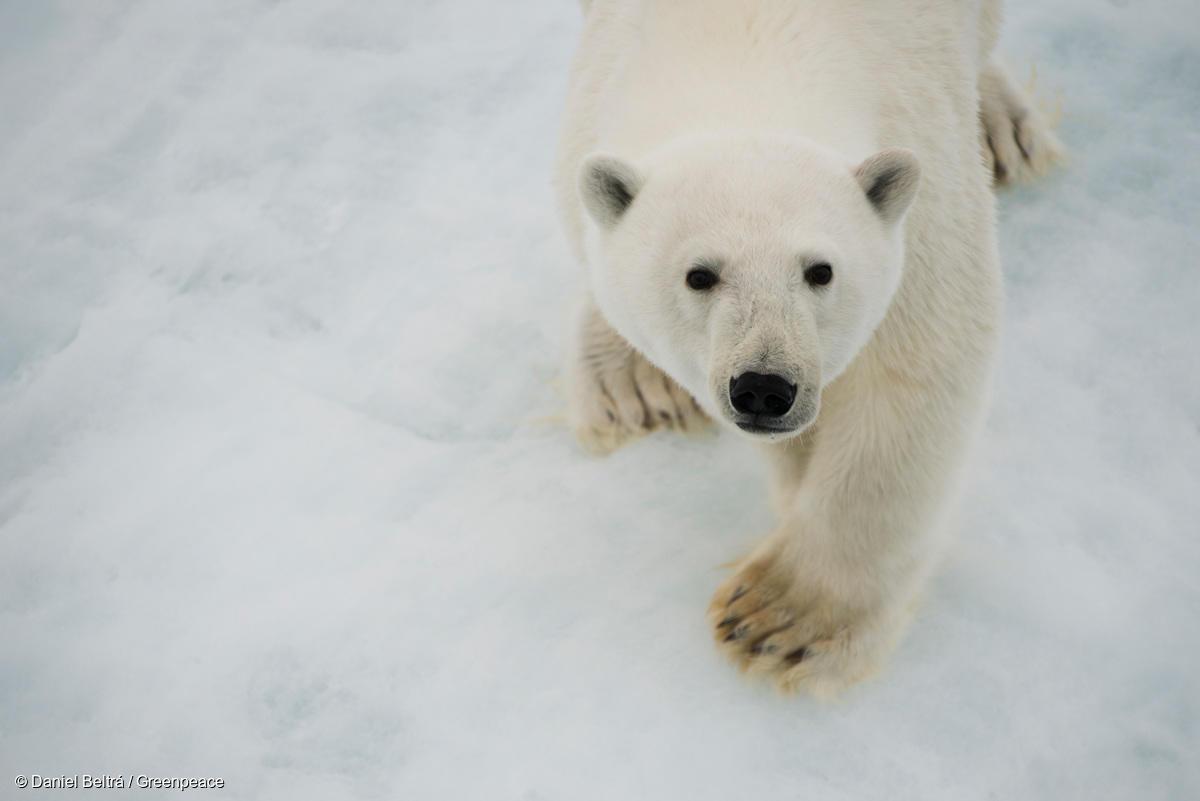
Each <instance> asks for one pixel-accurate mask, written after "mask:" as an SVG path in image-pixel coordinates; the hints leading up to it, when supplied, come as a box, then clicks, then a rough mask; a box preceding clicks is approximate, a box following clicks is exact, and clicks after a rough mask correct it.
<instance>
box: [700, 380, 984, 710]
mask: <svg viewBox="0 0 1200 801" xmlns="http://www.w3.org/2000/svg"><path fill="white" fill-rule="evenodd" d="M960 374H962V373H961V371H960ZM880 375H882V376H884V377H883V379H882V380H876V381H871V382H867V381H861V380H855V379H854V378H850V379H849V380H847V381H843V379H847V376H843V378H842V379H839V381H838V382H835V385H831V386H830V387H827V388H826V392H825V394H826V395H828V396H829V397H828V399H827V400H828V402H826V400H825V399H823V401H822V407H823V408H822V412H821V416H820V417H819V418H818V420H817V430H816V431H815V432H814V439H813V444H812V449H811V452H810V454H809V455H808V456H807V459H808V462H807V467H806V469H805V470H804V475H803V478H801V479H800V480H799V481H794V482H793V487H792V490H791V493H790V495H788V496H786V497H784V498H783V501H784V503H783V504H782V507H783V513H782V517H781V521H780V524H779V526H778V528H777V529H776V530H775V532H774V533H773V534H772V535H771V536H770V537H768V538H767V540H766V541H765V542H764V543H763V544H762V545H760V546H759V547H758V548H757V549H756V550H755V551H754V552H753V553H751V554H750V555H749V556H748V557H747V558H746V559H744V560H743V561H742V562H741V563H740V564H739V565H738V568H737V570H736V571H735V573H734V575H733V576H732V577H731V578H730V579H729V580H728V581H726V582H725V583H724V584H723V585H722V586H721V587H720V588H718V590H717V592H716V593H715V595H714V596H713V600H712V604H711V605H710V607H709V611H708V616H709V622H710V625H711V626H712V627H713V633H714V636H715V638H716V640H717V642H718V645H719V647H720V648H721V649H722V650H724V651H725V652H726V653H727V654H728V655H729V656H730V657H731V658H733V660H734V661H735V662H737V663H738V664H739V665H740V666H741V667H742V668H743V669H744V670H746V671H748V672H750V673H752V674H759V675H764V676H766V677H768V678H769V679H770V680H771V681H772V682H774V683H775V684H776V686H778V687H779V688H780V689H782V690H785V691H792V690H805V691H808V692H811V693H813V694H815V695H818V696H830V695H833V694H836V693H837V692H838V691H839V690H841V689H842V688H844V687H846V686H848V685H850V684H853V683H855V682H857V681H859V680H861V679H863V678H865V677H866V676H868V675H870V674H871V673H872V672H874V671H875V669H876V668H878V667H879V666H880V665H881V664H882V662H883V661H884V659H885V657H886V656H887V655H888V653H889V652H890V651H891V649H892V648H893V646H894V645H895V643H896V642H897V640H898V639H899V636H900V635H901V633H902V632H903V631H904V628H905V626H906V624H907V620H908V617H909V615H910V610H911V609H912V607H913V605H914V601H915V599H916V597H917V594H918V592H919V590H920V588H921V586H922V585H923V584H924V581H925V579H926V577H927V576H928V574H929V572H930V570H931V569H932V567H933V565H934V564H935V563H936V560H937V557H938V555H939V553H940V551H941V545H942V536H941V535H942V533H943V532H944V531H945V528H946V527H945V526H944V525H942V524H941V523H942V520H943V518H944V516H945V507H946V506H947V500H948V497H949V496H950V494H951V489H952V488H953V487H954V485H955V477H956V475H958V473H959V465H960V463H961V457H962V456H963V454H964V453H965V450H966V448H965V445H966V443H967V441H968V440H969V437H970V430H971V429H972V426H973V421H975V420H978V418H979V414H978V412H979V409H980V408H981V406H982V397H983V391H982V386H983V382H982V381H978V382H971V381H969V380H966V381H964V382H963V383H962V384H959V385H957V386H951V385H949V384H942V385H940V386H939V385H938V383H937V382H938V379H936V378H933V379H928V380H924V381H923V380H920V379H917V378H916V377H914V376H911V375H902V374H900V372H899V371H895V370H892V371H888V372H884V371H882V370H880ZM768 451H769V453H770V455H771V457H772V459H774V460H775V461H776V469H777V471H779V472H780V473H781V474H782V475H785V476H786V475H787V473H786V471H787V470H788V467H789V464H788V462H789V460H790V459H794V458H796V457H795V455H794V451H793V449H790V448H788V447H787V446H771V447H770V448H769V449H768ZM786 480H787V479H785V482H786Z"/></svg>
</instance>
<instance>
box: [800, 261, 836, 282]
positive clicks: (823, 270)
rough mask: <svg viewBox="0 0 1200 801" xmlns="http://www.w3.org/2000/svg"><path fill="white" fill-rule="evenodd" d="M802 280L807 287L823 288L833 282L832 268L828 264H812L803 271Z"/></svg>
mask: <svg viewBox="0 0 1200 801" xmlns="http://www.w3.org/2000/svg"><path fill="white" fill-rule="evenodd" d="M804 280H805V281H807V282H808V285H809V286H825V285H826V284H828V283H829V282H830V281H832V280H833V268H832V267H830V266H829V265H828V264H814V265H813V266H812V267H809V268H808V269H807V270H805V271H804Z"/></svg>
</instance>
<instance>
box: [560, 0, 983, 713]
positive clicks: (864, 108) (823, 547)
mask: <svg viewBox="0 0 1200 801" xmlns="http://www.w3.org/2000/svg"><path fill="white" fill-rule="evenodd" d="M585 7H586V8H587V19H586V24H585V30H584V33H583V38H582V42H581V45H580V48H579V52H578V55H577V58H576V61H575V64H574V68H573V73H572V79H571V89H570V94H569V98H568V104H567V113H566V123H565V128H564V133H563V143H562V151H561V160H560V164H559V175H558V184H559V193H560V201H561V205H562V210H563V214H564V220H565V224H566V228H567V231H568V235H569V237H570V239H571V241H572V243H573V244H574V246H575V248H576V252H577V253H578V255H579V258H580V259H581V260H583V261H584V262H585V263H586V264H587V266H588V272H589V278H590V286H591V298H590V299H589V301H588V302H587V303H586V304H585V307H584V310H583V315H582V323H581V326H580V340H579V343H578V345H577V348H576V350H575V352H574V353H575V355H574V356H573V359H572V364H571V367H570V370H569V374H570V377H571V385H572V411H571V414H572V422H573V424H574V425H575V428H576V431H577V432H578V433H579V435H580V437H581V439H583V440H584V441H585V443H587V444H589V445H592V446H593V447H596V448H597V449H600V450H605V449H608V448H611V447H615V446H616V445H618V444H620V442H622V441H624V440H625V439H626V438H628V437H629V436H633V435H635V434H636V433H637V430H638V429H639V427H640V428H642V429H649V428H653V427H654V426H655V423H656V420H657V418H658V417H660V416H661V417H664V419H665V416H666V415H667V411H664V406H665V407H669V409H670V410H671V413H672V414H673V413H676V412H680V410H681V408H682V407H683V406H684V405H685V403H684V402H683V401H681V400H680V395H681V394H682V393H680V392H679V391H678V389H679V386H680V385H681V386H682V387H683V388H685V389H686V390H687V391H688V392H690V393H691V394H692V395H693V396H694V397H695V399H696V402H697V403H698V404H699V406H700V407H702V408H703V410H704V411H705V412H707V415H708V416H710V417H712V418H714V419H715V420H717V421H719V422H721V423H722V424H724V425H726V426H728V427H729V428H730V429H731V430H734V431H737V432H738V433H739V435H740V436H745V437H748V438H750V439H753V440H755V441H756V442H758V443H759V444H760V445H762V447H763V448H764V450H765V452H766V454H767V456H768V458H769V459H770V462H771V464H772V465H773V466H774V471H773V473H774V490H775V492H774V496H775V498H776V501H777V506H778V511H779V522H778V525H777V527H776V529H775V531H773V532H772V533H771V534H770V535H769V536H768V537H767V539H766V540H765V541H764V542H763V544H762V545H761V546H760V547H759V548H758V549H757V550H756V551H755V552H754V553H753V554H751V555H750V556H749V557H747V558H746V560H745V561H744V562H743V563H742V564H741V565H740V567H739V570H738V571H737V573H736V574H735V575H734V576H733V577H732V578H731V579H730V580H729V581H728V582H727V583H726V584H725V585H724V586H723V587H722V588H721V589H719V590H718V592H717V595H716V596H715V598H714V602H713V606H712V609H711V610H710V614H711V616H712V623H713V625H714V628H715V632H716V635H717V637H718V639H719V640H720V641H721V644H722V647H723V648H725V649H727V650H728V651H729V652H730V653H731V654H732V655H734V656H735V657H736V658H737V659H738V661H739V662H741V663H742V664H743V665H744V666H745V667H747V668H749V669H750V670H752V671H755V672H760V673H764V674H766V675H769V676H771V677H772V678H773V679H774V680H775V681H776V682H777V683H778V684H779V685H780V686H781V687H784V688H789V689H791V688H797V687H804V688H807V689H810V690H812V691H814V692H817V693H829V692H833V691H835V690H837V689H839V688H840V687H843V686H845V685H846V684H848V683H850V682H853V681H855V680H857V679H859V678H862V677H863V676H865V675H867V674H868V673H869V672H871V670H872V669H874V668H875V667H876V666H877V665H878V664H879V663H880V661H881V659H882V657H883V656H884V655H885V654H886V653H887V652H888V650H889V649H890V648H891V647H892V645H893V644H894V643H895V641H896V639H897V637H898V635H899V633H900V632H901V631H902V628H903V625H904V622H905V620H906V618H907V614H908V610H909V609H910V607H911V605H912V602H913V600H914V598H915V596H916V594H917V592H918V590H919V588H920V586H921V584H922V582H923V581H924V579H925V577H926V575H927V574H928V572H929V570H930V569H931V567H932V565H933V563H934V561H935V560H936V557H937V555H938V552H939V550H940V546H941V541H942V537H941V531H942V529H943V528H944V526H943V525H942V523H943V520H944V517H945V513H946V510H947V507H948V502H949V500H950V498H951V495H952V486H953V484H954V478H955V476H956V474H957V472H958V471H959V469H960V466H961V464H962V462H963V458H964V455H965V452H966V450H967V446H968V443H969V440H970V438H971V435H972V433H973V432H974V430H975V429H976V427H977V425H978V422H979V420H980V417H981V412H982V410H983V406H984V400H985V396H986V385H987V380H988V374H989V369H990V364H991V361H992V355H993V352H994V350H995V346H996V331H997V324H998V320H999V312H1000V303H1001V291H1000V276H999V269H998V264H997V256H996V246H995V238H994V213H993V200H992V195H991V191H990V175H989V173H988V169H987V167H986V165H985V162H984V159H983V158H982V157H981V153H980V148H979V142H980V136H981V134H980V127H979V117H978V110H979V93H978V90H977V83H978V79H979V74H980V71H981V70H982V69H984V65H988V64H989V53H988V52H987V51H988V50H989V49H990V47H991V44H992V42H994V40H995V34H996V32H995V25H996V24H997V21H998V18H999V13H998V9H997V8H996V7H995V5H994V4H992V3H988V4H986V5H981V4H979V3H970V2H965V1H964V2H950V1H949V0H943V1H940V2H939V1H937V0H811V1H808V2H806V1H805V0H686V2H685V1H684V0H593V2H592V3H590V4H587V5H586V6H585ZM889 148H890V149H891V150H888V149H889ZM913 157H915V162H916V164H919V168H918V167H916V164H914V163H913ZM873 159H874V160H873ZM881 167H884V168H887V169H888V170H891V172H892V173H893V174H894V175H900V176H901V177H902V178H903V180H900V181H898V182H897V183H896V185H895V186H892V187H891V192H890V194H888V195H887V196H886V201H887V202H885V203H881V204H879V206H876V205H873V204H872V203H871V202H870V201H869V200H868V198H867V192H866V189H867V188H869V186H870V181H871V180H872V176H873V175H877V174H879V170H880V168H881ZM897 171H898V172H897ZM918 173H919V176H920V177H919V181H918V180H917V174H918ZM613 176H615V177H616V179H618V180H619V183H621V184H622V186H624V188H626V189H628V190H629V193H630V195H631V196H632V197H633V201H632V204H631V205H629V206H628V208H623V207H622V206H621V205H620V204H619V203H617V204H615V205H614V203H613V197H614V196H613V195H609V194H605V192H604V189H605V187H606V186H608V185H607V184H606V183H605V179H606V178H612V177H613ZM918 184H919V187H918ZM914 187H917V188H916V191H915V199H914V192H913V191H912V190H913V189H914ZM619 195H620V193H619V192H618V193H617V196H619ZM815 262H827V263H829V264H831V265H832V266H833V268H834V280H833V282H832V283H831V284H830V285H829V286H828V287H824V288H821V289H816V288H814V287H811V286H809V285H808V284H807V283H806V282H805V280H804V269H805V267H806V266H808V265H810V264H812V263H815ZM697 263H705V264H710V265H712V266H713V268H714V269H715V270H716V271H717V272H718V273H719V275H720V283H719V284H718V285H717V286H716V287H714V288H713V289H711V290H708V291H706V292H696V291H695V290H692V289H689V288H688V287H687V285H686V283H685V275H686V273H687V272H688V270H689V269H690V268H691V267H692V266H694V265H696V264H697ZM609 326H611V328H610V327H609ZM612 329H615V331H613V330H612ZM618 332H619V334H618ZM626 341H627V342H628V343H632V346H633V347H632V348H629V347H628V346H627V345H624V344H623V343H624V342H626ZM647 359H648V362H646V360H647ZM635 361H636V362H637V364H636V365H635V364H634V362H635ZM651 363H652V365H653V366H651ZM631 365H634V366H631ZM655 366H656V367H657V368H659V369H661V370H662V371H663V372H664V373H665V374H666V376H670V378H666V377H664V376H662V375H661V374H660V373H658V371H657V370H655V369H654V367H655ZM746 370H754V371H757V372H772V373H776V374H779V375H782V376H785V377H786V378H787V379H788V380H789V381H792V382H793V383H795V384H796V385H797V387H798V393H799V394H798V398H797V402H796V405H795V406H794V407H793V409H792V411H790V412H789V413H788V416H787V418H786V421H785V422H786V423H787V425H788V427H789V428H790V429H791V430H790V431H787V432H783V433H777V434H771V435H768V436H763V435H761V434H745V433H743V432H741V431H740V429H738V428H737V427H736V426H735V425H733V420H734V418H735V417H736V413H735V412H734V410H733V409H732V407H731V406H730V403H729V398H728V394H729V381H730V379H731V378H732V377H734V376H736V375H738V374H740V373H741V372H744V371H746ZM621 371H624V372H623V373H621ZM617 373H621V374H622V375H626V377H627V378H628V379H629V381H628V382H627V384H626V388H625V390H624V391H620V390H618V391H616V392H614V387H613V381H614V379H613V376H615V375H617ZM638 376H640V379H639V378H638ZM639 380H640V382H641V383H640V384H639ZM660 385H661V386H660ZM663 387H665V389H666V391H665V392H663V391H661V390H662V388H663ZM651 394H653V395H655V397H656V398H658V400H653V401H652V400H648V399H647V397H646V396H647V395H651ZM663 397H666V398H667V399H668V400H667V401H662V400H661V398H663ZM622 399H623V400H624V402H625V405H626V406H627V407H628V408H627V409H626V410H625V411H624V412H622V411H621V409H620V408H619V407H620V405H621V400H622ZM630 409H632V411H630ZM818 410H819V413H818ZM687 411H688V414H689V415H692V416H691V417H690V418H689V419H692V420H693V422H694V421H696V420H702V419H703V415H694V414H693V413H692V411H691V410H687ZM614 412H615V413H614ZM814 418H815V419H814ZM681 422H682V421H681ZM681 427H686V426H681ZM752 646H757V648H755V649H754V650H751V647H752ZM789 657H790V658H789Z"/></svg>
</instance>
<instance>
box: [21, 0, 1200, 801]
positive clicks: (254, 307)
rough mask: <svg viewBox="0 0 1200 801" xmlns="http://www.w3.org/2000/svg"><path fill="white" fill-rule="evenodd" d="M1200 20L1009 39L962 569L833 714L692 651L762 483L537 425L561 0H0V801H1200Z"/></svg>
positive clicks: (747, 455) (560, 320)
mask: <svg viewBox="0 0 1200 801" xmlns="http://www.w3.org/2000/svg"><path fill="white" fill-rule="evenodd" d="M1195 12H1196V9H1195V7H1194V4H1193V3H1192V2H1190V0H1188V1H1187V2H1185V1H1184V0H1174V1H1172V0H1158V1H1156V2H1153V3H1127V2H1116V1H1115V0H1114V1H1113V2H1096V1H1095V0H1058V1H1056V2H1034V0H1025V2H1020V3H1013V4H1012V6H1011V7H1010V10H1009V21H1008V24H1007V28H1006V33H1005V36H1004V39H1003V41H1002V44H1001V49H1002V51H1003V52H1004V53H1005V54H1006V57H1007V60H1008V62H1009V64H1010V65H1011V66H1012V67H1013V69H1014V71H1015V72H1017V73H1019V74H1022V75H1024V74H1027V73H1028V71H1029V69H1030V67H1031V66H1033V65H1036V67H1037V70H1038V75H1039V83H1038V86H1039V92H1040V93H1041V95H1042V96H1043V97H1045V98H1047V99H1048V100H1049V101H1051V102H1052V103H1054V104H1057V103H1060V102H1061V106H1062V112H1063V119H1062V124H1061V129H1060V130H1061V134H1062V137H1063V139H1064V141H1065V142H1066V143H1067V145H1068V147H1070V148H1071V150H1072V162H1071V163H1070V164H1069V165H1068V166H1067V167H1066V168H1065V169H1063V170H1060V171H1059V172H1057V173H1055V175H1054V176H1052V177H1051V178H1050V179H1048V180H1046V181H1045V182H1043V183H1041V184H1040V185H1036V186H1033V187H1030V188H1026V189H1021V190H1018V191H1015V192H1010V193H1006V194H1004V195H1003V196H1002V198H1001V201H1000V225H1001V247H1002V253H1003V258H1004V264H1005V270H1006V274H1007V281H1008V303H1007V311H1006V318H1007V320H1006V322H1007V325H1006V330H1005V333H1004V343H1005V344H1004V356H1003V361H1002V365H1001V368H1000V370H999V373H998V375H997V380H996V385H995V403H994V410H993V412H992V415H991V418H990V422H989V425H988V434H987V437H986V442H985V443H984V445H983V447H982V449H981V453H980V456H979V459H978V463H979V466H978V468H977V469H976V471H975V473H974V474H973V475H972V477H971V479H970V481H969V488H968V492H967V496H966V499H965V502H964V505H963V511H962V513H961V515H960V518H961V520H960V523H959V529H960V531H959V534H958V540H957V544H956V546H955V548H954V550H953V552H952V553H951V554H950V556H949V557H948V559H947V561H946V563H945V565H944V568H943V569H942V571H941V572H940V574H939V576H938V577H937V579H936V580H935V581H934V583H933V585H932V586H931V588H930V590H929V592H928V593H927V597H926V599H925V604H924V606H923V608H922V610H921V612H920V614H919V616H918V618H917V620H916V622H915V625H914V627H913V629H912V631H911V635H910V636H909V637H908V639H907V640H906V641H905V642H904V643H903V645H902V646H901V648H900V649H899V651H898V652H897V654H896V656H895V658H894V660H893V661H892V663H891V666H890V669H889V670H888V671H887V672H886V673H885V674H883V675H882V676H881V677H879V678H878V679H876V680H874V681H872V682H870V683H868V684H866V685H863V686H861V687H860V688H858V689H856V690H854V691H853V692H851V693H849V694H848V695H847V696H846V697H845V698H843V699H842V700H841V701H839V702H836V703H833V704H820V703H817V702H814V701H811V700H807V699H804V698H797V699H783V698H780V697H778V696H776V695H775V694H774V693H773V692H772V691H771V690H769V689H768V688H766V687H764V686H758V685H754V684H750V683H747V682H746V681H744V680H743V679H742V678H741V677H740V676H739V675H738V674H737V673H736V671H735V670H734V669H733V668H732V667H731V666H729V665H728V664H726V663H724V662H723V661H722V660H721V659H720V658H719V656H718V655H717V653H716V650H715V648H714V647H713V645H712V643H711V642H710V640H709V633H708V630H707V627H706V625H705V621H704V614H703V613H704V609H705V606H706V604H707V602H708V598H709V595H710V593H711V592H712V590H713V589H714V588H715V586H716V585H717V583H718V581H719V580H720V578H721V576H722V575H724V572H723V569H722V568H721V565H722V564H723V563H726V562H728V561H729V560H730V559H732V558H734V557H736V556H738V555H739V554H741V553H743V552H744V551H745V550H747V549H748V548H749V547H750V546H751V545H752V544H753V543H754V542H755V540H756V538H757V537H759V536H761V535H762V534H764V533H765V532H766V530H767V529H768V527H769V526H770V518H769V514H768V511H767V507H766V496H765V492H766V490H765V487H764V481H763V479H764V472H763V468H762V467H761V466H760V464H759V462H758V457H757V454H755V453H753V452H752V451H751V450H750V449H748V448H747V447H745V446H743V445H742V444H741V443H739V442H736V441H734V440H733V439H732V438H729V437H708V438H702V439H683V438H680V437H677V436H672V435H669V434H658V435H655V436H653V437H650V438H648V439H646V440H643V441H641V442H639V443H636V444H634V445H632V446H631V447H628V448H627V449H625V450H623V451H620V452H618V453H617V454H615V455H613V456H611V457H609V458H607V459H594V458H590V457H588V456H586V455H585V454H583V453H582V452H580V450H579V449H578V448H577V447H576V446H575V444H574V443H573V441H572V440H571V438H570V436H569V434H568V432H567V431H566V430H565V428H564V427H563V425H562V423H561V414H562V410H563V409H562V406H563V402H562V399H561V394H560V392H559V390H558V389H557V388H556V381H557V376H558V373H559V365H560V363H561V361H562V349H563V344H564V337H563V332H564V326H565V319H566V318H567V309H568V307H569V305H570V304H571V303H572V302H573V300H574V298H575V293H576V291H577V290H578V288H579V287H580V286H581V284H582V276H581V270H580V269H579V268H578V266H577V265H575V264H573V263H572V262H571V259H570V258H569V256H568V253H567V248H566V245H565V243H564V240H563V237H562V235H561V233H560V232H559V229H558V226H557V220H556V218H555V210H554V206H553V200H552V196H551V192H550V189H549V173H550V164H551V162H552V158H553V151H554V145H555V139H556V131H557V126H558V117H559V112H560V107H561V103H562V97H563V94H564V84H565V76H566V67H567V62H568V60H569V58H570V54H571V51H572V49H573V47H574V42H575V37H576V35H577V33H578V29H579V12H578V8H577V4H575V3H573V2H568V1H567V0H560V1H559V2H550V1H549V0H543V1H542V2H532V1H531V2H522V3H519V4H510V3H494V2H484V1H483V0H471V2H467V1H466V0H464V1H463V2H433V0H356V1H355V2H353V3H342V2H334V0H293V1H292V2H266V1H265V0H264V1H262V2H251V0H212V1H211V2H199V0H190V2H184V1H183V0H143V1H142V2H133V1H129V2H118V1H116V0H92V1H89V2H70V1H68V0H62V1H61V2H50V1H49V0H7V1H0V109H3V111H2V112H0V642H2V643H3V645H2V647H0V772H2V774H3V775H0V787H3V788H4V789H3V790H0V796H4V797H12V798H20V797H25V796H26V795H29V796H32V795H35V794H36V795H37V796H38V797H40V798H52V797H55V794H54V793H48V792H45V791H43V792H41V793H34V792H33V791H25V793H20V792H19V791H17V790H15V789H14V788H13V785H12V777H13V776H15V775H17V774H25V775H28V774H32V773H39V774H42V775H59V774H68V775H70V774H76V773H87V772H90V773H109V774H113V773H118V772H123V773H129V772H136V773H146V774H149V775H165V776H193V775H194V776H221V777H223V778H225V780H226V783H227V786H226V789H225V790H224V791H220V792H217V791H212V790H209V791H192V793H189V797H190V796H191V795H192V794H193V793H198V794H200V795H202V796H203V797H205V798H233V799H331V798H333V799H336V798H402V799H498V800H504V799H513V800H514V801H558V800H559V799H568V800H570V799H597V800H599V799H689V800H691V799H720V801H728V800H729V799H743V798H804V799H840V798H884V797H886V798H889V799H901V800H902V799H922V801H927V800H928V799H955V800H956V801H957V800H961V799H974V798H980V799H1056V800H1058V799H1088V801H1096V800H1098V799H1138V801H1154V800H1156V799H1170V800H1172V801H1183V800H1184V799H1195V798H1198V797H1200V642H1198V638H1200V634H1198V631H1200V623H1198V621H1200V586H1198V581H1197V573H1198V571H1200V536H1198V535H1200V525H1198V523H1197V521H1198V520H1200V377H1198V374H1197V366H1198V361H1197V348H1198V340H1200V336H1198V335H1200V319H1198V314H1200V264H1198V263H1197V262H1198V260H1200V257H1198V256H1197V254H1198V253H1200V24H1198V22H1197V19H1198V17H1197V15H1196V13H1195ZM79 792H83V791H74V792H72V791H64V792H63V793H62V795H61V797H75V795H77V794H78V793H79ZM10 793H12V794H13V795H11V796H10V795H9V794H10ZM107 795H108V797H117V796H118V795H121V794H119V793H111V794H107ZM130 797H137V798H154V797H157V796H156V794H155V793H154V792H149V791H146V792H139V793H137V794H136V795H134V796H130ZM162 797H178V793H177V792H164V793H162Z"/></svg>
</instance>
